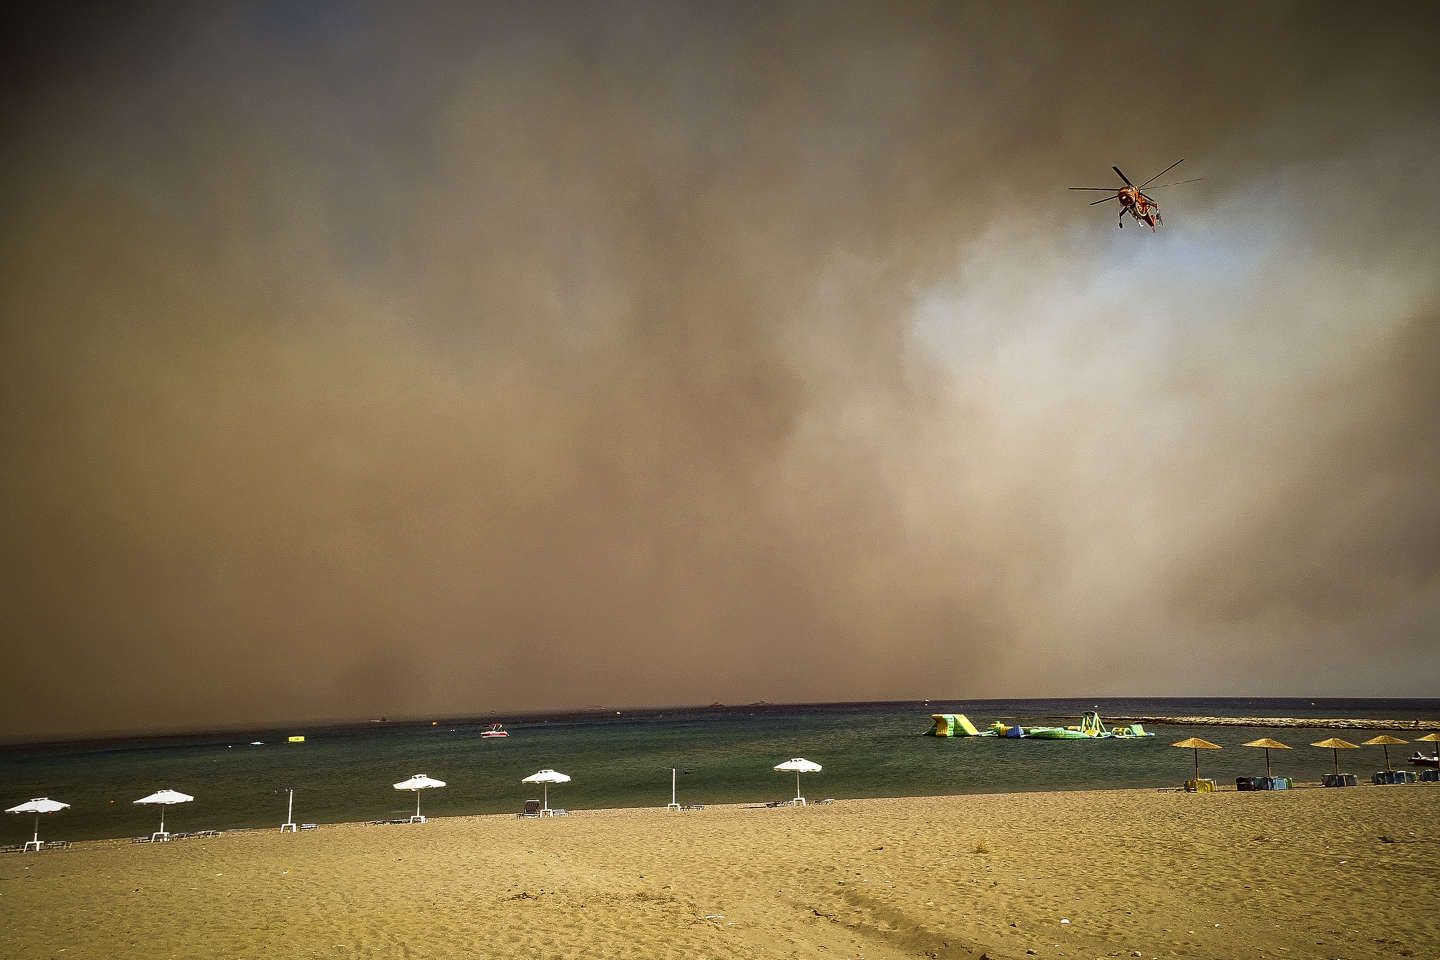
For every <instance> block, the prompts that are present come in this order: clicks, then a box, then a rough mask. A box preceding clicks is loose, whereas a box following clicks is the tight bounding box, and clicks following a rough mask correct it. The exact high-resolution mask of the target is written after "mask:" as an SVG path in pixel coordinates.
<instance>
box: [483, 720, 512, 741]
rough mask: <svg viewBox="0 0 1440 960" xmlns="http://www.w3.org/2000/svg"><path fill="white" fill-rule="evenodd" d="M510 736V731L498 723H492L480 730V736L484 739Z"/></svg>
mask: <svg viewBox="0 0 1440 960" xmlns="http://www.w3.org/2000/svg"><path fill="white" fill-rule="evenodd" d="M508 736H510V731H509V730H506V729H505V727H504V726H502V725H501V724H498V723H492V724H490V726H489V727H488V728H487V729H485V730H482V731H480V737H481V739H483V740H494V739H495V738H496V737H508Z"/></svg>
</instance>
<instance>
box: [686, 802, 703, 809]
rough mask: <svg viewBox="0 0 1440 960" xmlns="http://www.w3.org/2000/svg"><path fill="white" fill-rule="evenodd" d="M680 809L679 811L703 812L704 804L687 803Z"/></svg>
mask: <svg viewBox="0 0 1440 960" xmlns="http://www.w3.org/2000/svg"><path fill="white" fill-rule="evenodd" d="M680 809H681V810H704V809H705V804H703V803H687V804H685V806H683V807H681V808H680Z"/></svg>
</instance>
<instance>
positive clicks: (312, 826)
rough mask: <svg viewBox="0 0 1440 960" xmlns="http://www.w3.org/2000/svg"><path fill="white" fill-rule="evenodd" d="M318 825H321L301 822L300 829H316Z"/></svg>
mask: <svg viewBox="0 0 1440 960" xmlns="http://www.w3.org/2000/svg"><path fill="white" fill-rule="evenodd" d="M318 826H319V824H318V823H302V824H300V829H301V830H314V829H315V828H316V827H318Z"/></svg>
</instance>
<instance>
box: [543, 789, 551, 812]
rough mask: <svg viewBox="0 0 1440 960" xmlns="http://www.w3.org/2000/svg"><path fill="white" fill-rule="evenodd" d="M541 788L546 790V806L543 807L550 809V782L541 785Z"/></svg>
mask: <svg viewBox="0 0 1440 960" xmlns="http://www.w3.org/2000/svg"><path fill="white" fill-rule="evenodd" d="M541 789H542V790H544V791H545V794H544V796H545V805H544V807H543V808H542V809H545V810H549V809H550V784H548V783H546V784H543V785H542V786H541Z"/></svg>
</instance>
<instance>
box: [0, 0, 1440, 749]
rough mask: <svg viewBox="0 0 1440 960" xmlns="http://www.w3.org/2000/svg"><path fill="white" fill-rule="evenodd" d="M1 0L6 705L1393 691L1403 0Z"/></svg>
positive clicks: (1409, 470)
mask: <svg viewBox="0 0 1440 960" xmlns="http://www.w3.org/2000/svg"><path fill="white" fill-rule="evenodd" d="M47 10H48V11H49V12H45V13H40V14H35V15H33V16H32V17H31V18H29V19H22V20H19V21H12V23H11V25H10V27H9V28H8V29H7V31H6V32H7V34H8V37H7V39H6V40H5V41H4V42H5V45H6V47H7V49H6V50H5V57H4V60H5V61H6V66H5V68H4V69H5V71H6V74H7V75H6V76H5V77H4V78H3V80H4V82H3V91H4V92H3V94H0V109H3V129H4V131H5V132H4V141H3V150H0V174H3V187H0V189H3V191H4V199H3V215H0V290H3V294H4V296H3V298H0V311H3V313H0V337H3V341H0V342H3V351H0V364H3V368H0V398H3V404H0V455H3V458H4V464H5V469H4V470H3V472H0V511H3V516H0V524H3V529H4V531H5V534H4V540H3V542H4V544H5V550H4V555H3V578H0V583H3V585H0V610H3V623H0V636H3V640H0V643H3V651H0V653H3V662H4V665H5V666H4V674H5V676H7V677H8V678H9V682H8V683H7V684H6V695H5V697H4V698H3V699H0V736H5V737H11V738H29V737H40V736H50V735H64V734H73V733H93V732H107V731H109V732H114V731H121V730H134V729H158V728H185V727H197V726H210V725H221V724H236V723H260V722H265V721H276V720H290V719H308V718H325V717H335V718H340V717H362V716H371V715H382V714H384V715H390V716H398V715H412V716H444V715H461V714H463V715H474V714H485V713H495V712H503V711H506V710H511V711H514V710H523V709H540V708H555V707H567V706H585V705H589V704H611V705H614V704H673V703H708V702H710V701H712V700H721V701H727V702H739V701H748V700H755V699H761V698H765V699H770V700H775V701H781V700H792V701H794V700H833V699H890V698H918V697H932V698H980V697H1002V696H1058V695H1073V696H1088V695H1092V694H1093V695H1125V694H1139V695H1144V694H1153V695H1190V694H1193V695H1207V694H1213V695H1230V694H1237V695H1239V694H1255V695H1416V696H1423V695H1433V694H1435V693H1436V688H1437V681H1440V644H1437V643H1436V634H1437V630H1440V418H1437V417H1440V269H1437V267H1440V258H1437V250H1440V190H1437V188H1436V180H1437V177H1440V169H1437V166H1436V160H1437V157H1440V123H1437V120H1436V107H1435V104H1436V103H1437V102H1440V68H1437V67H1436V65H1435V63H1436V60H1435V57H1434V50H1435V47H1436V43H1437V40H1440V29H1437V28H1440V9H1437V8H1436V7H1435V6H1434V5H1431V4H1397V5H1395V6H1393V7H1390V8H1388V9H1378V8H1369V7H1366V6H1364V5H1354V4H1345V5H1336V6H1333V7H1326V6H1323V5H1321V4H1316V3H1298V4H1295V5H1282V4H1262V5H1252V4H1243V5H1238V6H1234V7H1230V8H1225V7H1220V6H1215V5H1208V4H1207V5H1191V4H1187V5H1184V6H1182V7H1176V8H1171V9H1167V8H1165V7H1164V6H1162V7H1159V8H1156V7H1154V6H1153V5H1152V6H1149V7H1145V8H1144V9H1143V10H1142V11H1141V12H1140V13H1139V14H1135V15H1132V14H1129V13H1124V12H1121V11H1119V10H1118V8H1116V7H1114V5H1113V4H1104V5H1081V4H1065V5H1061V4H1051V3H1039V4H1034V5H1026V4H1011V3H1007V4H977V5H968V6H967V5H961V4H955V3H938V4H935V5H927V4H889V3H885V4H875V5H873V6H866V5H860V4H853V5H840V4H831V3H814V4H783V5H772V4H755V5H751V4H739V3H736V4H718V3H708V2H706V3H694V4H682V3H675V2H656V3H653V4H644V3H633V4H616V3H594V4H583V3H569V4H566V3H551V4H519V3H517V4H511V5H501V4H495V5H489V6H482V5H476V4H469V3H461V4H457V5H454V6H448V5H444V4H439V3H434V4H420V5H414V4H404V5H396V4H384V3H381V4H376V5H374V6H366V5H360V4H354V5H330V4H322V5H313V4H301V5H295V4H287V3H275V4H240V5H236V6H234V7H222V6H219V5H212V4H201V5H199V6H195V7H190V8H184V9H182V8H176V7H174V6H173V5H160V6H159V7H158V8H151V7H146V6H134V7H131V8H130V9H127V10H120V9H118V8H116V7H114V6H113V5H108V4H102V5H82V6H76V7H71V8H69V9H68V10H64V11H62V12H59V13H57V12H55V11H54V9H53V8H47ZM1179 157H1185V158H1186V160H1185V163H1184V164H1182V165H1181V167H1179V168H1178V169H1177V170H1176V171H1175V173H1174V174H1173V175H1172V177H1173V178H1174V179H1183V178H1185V177H1203V178H1204V180H1202V181H1201V182H1198V183H1192V184H1185V185H1183V186H1178V187H1175V188H1173V189H1171V190H1162V191H1160V192H1159V194H1158V195H1157V196H1158V199H1159V200H1160V201H1161V204H1162V209H1163V212H1164V215H1165V226H1164V227H1163V229H1162V230H1161V231H1160V232H1158V233H1156V234H1154V235H1152V234H1151V233H1150V232H1149V231H1148V230H1147V229H1144V228H1143V227H1141V226H1139V225H1138V224H1134V223H1131V224H1129V226H1127V227H1126V229H1124V230H1117V229H1116V228H1115V213H1116V211H1115V210H1114V209H1112V208H1114V207H1115V206H1116V204H1114V203H1111V204H1110V205H1108V206H1099V207H1090V206H1087V205H1086V202H1087V201H1088V200H1090V199H1094V198H1095V197H1096V196H1099V195H1098V194H1088V195H1087V194H1081V193H1070V192H1067V191H1066V190H1065V188H1066V187H1067V186H1071V185H1080V186H1104V185H1110V184H1112V182H1113V183H1116V184H1118V180H1116V178H1115V177H1114V174H1113V173H1112V172H1111V171H1110V165H1111V164H1119V165H1120V166H1121V168H1122V169H1124V170H1125V171H1126V172H1127V173H1128V174H1129V175H1130V176H1131V178H1132V179H1135V180H1136V181H1137V182H1138V181H1139V179H1141V178H1144V177H1148V176H1149V175H1150V174H1152V173H1154V172H1156V171H1158V170H1160V169H1161V168H1163V167H1164V166H1165V165H1166V164H1168V163H1170V162H1171V161H1173V160H1175V159H1176V158H1179ZM1167 179H1170V178H1167Z"/></svg>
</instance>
